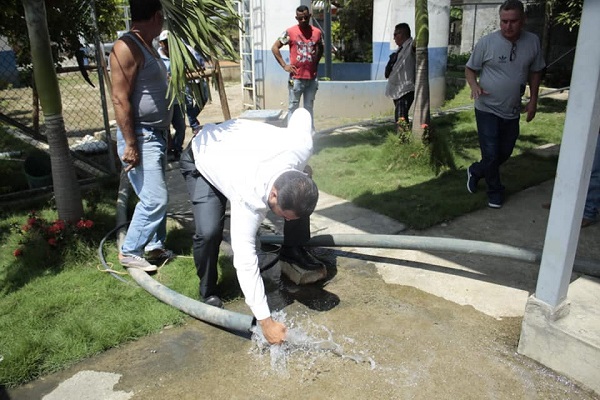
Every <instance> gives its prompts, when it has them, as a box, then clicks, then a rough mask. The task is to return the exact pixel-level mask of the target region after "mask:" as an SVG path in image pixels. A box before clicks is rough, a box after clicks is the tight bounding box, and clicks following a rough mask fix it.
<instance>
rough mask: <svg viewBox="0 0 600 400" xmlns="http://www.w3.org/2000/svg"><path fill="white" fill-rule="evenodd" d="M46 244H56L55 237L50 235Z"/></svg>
mask: <svg viewBox="0 0 600 400" xmlns="http://www.w3.org/2000/svg"><path fill="white" fill-rule="evenodd" d="M48 244H49V245H50V246H56V238H53V237H51V238H50V239H48Z"/></svg>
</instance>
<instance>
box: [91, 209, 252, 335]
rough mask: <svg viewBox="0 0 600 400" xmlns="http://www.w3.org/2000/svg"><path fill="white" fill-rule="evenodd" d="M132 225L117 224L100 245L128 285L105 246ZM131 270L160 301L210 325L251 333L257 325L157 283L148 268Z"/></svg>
mask: <svg viewBox="0 0 600 400" xmlns="http://www.w3.org/2000/svg"><path fill="white" fill-rule="evenodd" d="M128 224H129V221H127V222H124V223H121V224H119V225H117V226H116V227H115V228H114V229H112V230H111V231H110V232H108V233H107V234H106V235H105V236H104V237H103V238H102V240H101V241H100V245H99V247H98V257H99V258H100V262H101V263H102V267H103V268H104V269H105V270H106V271H107V272H109V273H110V274H111V275H112V276H114V277H115V278H117V279H118V280H120V281H122V282H125V283H127V284H129V283H130V282H129V281H127V280H126V279H123V277H121V276H119V275H118V274H116V273H114V272H112V269H111V268H110V266H109V265H108V264H107V263H106V259H105V258H104V251H103V249H104V243H105V242H106V240H107V239H108V237H110V236H111V235H113V234H114V233H115V232H117V231H119V230H121V229H122V228H124V227H125V226H126V225H128ZM127 272H129V275H130V276H131V277H132V278H133V280H135V282H136V283H137V284H138V285H139V286H140V287H142V288H143V289H145V290H146V291H147V292H148V293H150V294H151V295H153V296H154V297H156V298H157V299H159V300H160V301H162V302H164V303H166V304H168V305H170V306H172V307H175V308H177V309H178V310H180V311H183V312H184V313H186V314H188V315H190V316H192V317H194V318H197V319H199V320H201V321H204V322H208V323H210V324H213V325H217V326H220V327H222V328H225V329H228V330H235V331H239V332H250V331H251V329H252V327H253V326H254V325H255V322H256V321H255V319H254V317H252V316H250V315H246V314H240V313H236V312H233V311H228V310H224V309H221V308H217V307H213V306H209V305H207V304H204V303H201V302H200V301H198V300H193V299H190V298H189V297H187V296H184V295H182V294H180V293H177V292H176V291H174V290H172V289H170V288H168V287H167V286H165V285H163V284H161V283H159V282H157V281H156V280H155V279H153V278H151V277H150V276H149V275H148V274H147V273H146V272H144V271H141V270H138V269H135V268H128V269H127Z"/></svg>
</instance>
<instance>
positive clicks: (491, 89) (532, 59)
mask: <svg viewBox="0 0 600 400" xmlns="http://www.w3.org/2000/svg"><path fill="white" fill-rule="evenodd" d="M511 53H512V55H511ZM511 59H512V61H511ZM545 66H546V63H545V62H544V59H543V58H542V52H541V47H540V41H539V39H538V37H537V36H536V35H534V34H533V33H530V32H527V31H522V32H521V36H520V37H519V39H518V40H517V41H516V42H515V47H514V49H513V44H512V42H510V41H509V40H507V39H506V38H504V36H502V33H501V32H500V31H495V32H492V33H490V34H489V35H486V36H484V37H482V38H481V39H480V40H479V42H477V44H476V45H475V48H474V49H473V54H471V57H470V58H469V61H468V62H467V67H468V68H471V69H472V70H475V71H480V76H479V86H481V88H482V89H483V90H485V91H486V92H488V93H489V94H487V95H482V96H479V99H476V100H475V108H477V109H478V110H481V111H485V112H490V113H492V114H495V115H497V116H499V117H501V118H506V119H515V118H518V117H519V113H520V111H521V95H522V93H523V90H525V85H526V84H527V79H528V76H529V72H537V71H541V70H542V69H543V68H544V67H545Z"/></svg>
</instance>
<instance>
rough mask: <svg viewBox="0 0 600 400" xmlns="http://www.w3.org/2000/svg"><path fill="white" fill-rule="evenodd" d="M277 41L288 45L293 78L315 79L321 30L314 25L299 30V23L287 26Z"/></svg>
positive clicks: (321, 37) (321, 38) (320, 43)
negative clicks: (294, 69)
mask: <svg viewBox="0 0 600 400" xmlns="http://www.w3.org/2000/svg"><path fill="white" fill-rule="evenodd" d="M279 41H280V42H281V43H282V44H283V45H286V44H287V45H289V46H290V64H291V65H294V66H295V67H296V73H295V74H293V75H292V76H291V77H292V78H294V79H315V78H316V77H317V66H318V63H319V60H318V58H317V57H318V56H319V47H322V46H323V36H322V35H321V30H320V29H319V28H316V27H314V26H309V27H308V29H305V30H301V29H300V26H299V25H294V26H292V27H291V28H288V29H287V30H286V31H285V32H283V33H282V34H281V37H280V38H279Z"/></svg>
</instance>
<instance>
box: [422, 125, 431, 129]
mask: <svg viewBox="0 0 600 400" xmlns="http://www.w3.org/2000/svg"><path fill="white" fill-rule="evenodd" d="M421 128H423V129H427V128H429V125H427V124H423V125H421Z"/></svg>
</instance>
